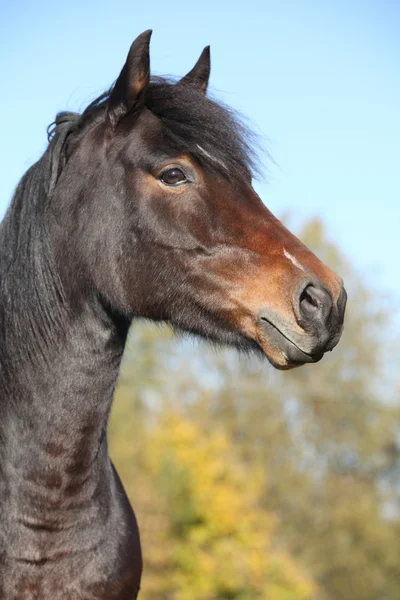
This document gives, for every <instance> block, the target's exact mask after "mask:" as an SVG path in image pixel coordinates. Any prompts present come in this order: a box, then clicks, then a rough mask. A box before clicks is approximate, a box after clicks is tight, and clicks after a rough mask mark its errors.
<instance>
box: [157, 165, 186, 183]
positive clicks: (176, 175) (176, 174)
mask: <svg viewBox="0 0 400 600" xmlns="http://www.w3.org/2000/svg"><path fill="white" fill-rule="evenodd" d="M160 181H162V183H164V184H165V185H180V184H182V183H186V181H187V178H186V175H185V174H184V173H183V171H181V169H178V168H177V167H174V168H172V169H167V170H166V171H164V173H162V174H161V175H160Z"/></svg>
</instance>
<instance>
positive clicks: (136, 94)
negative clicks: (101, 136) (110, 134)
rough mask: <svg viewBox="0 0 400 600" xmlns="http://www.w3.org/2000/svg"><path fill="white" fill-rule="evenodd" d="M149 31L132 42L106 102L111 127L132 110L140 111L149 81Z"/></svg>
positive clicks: (150, 32)
mask: <svg viewBox="0 0 400 600" xmlns="http://www.w3.org/2000/svg"><path fill="white" fill-rule="evenodd" d="M151 34H152V31H151V29H149V30H148V31H145V32H143V33H141V34H140V35H139V36H138V37H137V38H136V40H135V41H134V42H133V44H132V46H131V48H130V50H129V53H128V58H127V59H126V63H125V64H124V66H123V68H122V71H121V73H120V75H119V77H118V79H117V81H116V82H115V84H114V87H113V89H112V91H111V94H110V98H109V100H108V109H107V113H108V118H109V120H110V122H111V125H112V126H113V127H115V126H116V125H117V123H118V122H119V121H120V120H121V119H122V117H124V116H125V115H126V114H127V113H128V112H130V111H131V110H133V109H139V110H140V109H141V108H142V107H143V105H144V97H145V94H146V90H147V87H148V85H149V80H150V53H149V48H150V37H151Z"/></svg>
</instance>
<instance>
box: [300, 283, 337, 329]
mask: <svg viewBox="0 0 400 600" xmlns="http://www.w3.org/2000/svg"><path fill="white" fill-rule="evenodd" d="M299 308H300V314H301V316H302V317H303V318H304V319H305V320H306V321H308V322H315V323H317V322H320V323H321V324H322V323H324V322H325V320H326V318H327V317H328V316H329V314H330V312H331V309H332V299H331V296H330V294H329V292H327V291H326V290H325V289H323V288H322V287H319V286H315V285H312V284H309V285H307V286H306V287H305V288H304V289H303V291H302V292H301V294H300V297H299Z"/></svg>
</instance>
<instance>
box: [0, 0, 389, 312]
mask: <svg viewBox="0 0 400 600" xmlns="http://www.w3.org/2000/svg"><path fill="white" fill-rule="evenodd" d="M148 28H152V29H153V30H154V33H153V39H152V46H151V61H152V70H153V72H154V73H158V74H161V73H164V74H167V73H168V74H176V75H182V74H184V73H185V72H186V71H188V70H189V69H190V68H191V67H192V65H193V63H194V62H195V60H196V59H197V57H198V55H199V54H200V52H201V50H202V48H203V47H204V46H205V45H207V44H211V53H212V75H211V87H212V90H213V93H214V94H215V95H216V96H218V97H220V98H221V99H223V100H224V101H225V102H227V103H228V104H230V105H231V106H233V107H234V108H236V109H238V110H240V111H242V112H243V113H244V114H245V115H247V116H248V117H249V119H250V120H251V122H252V123H253V124H254V126H255V128H256V130H257V131H259V132H261V133H262V134H263V135H265V136H268V140H269V142H268V147H269V150H270V152H271V154H272V156H273V158H274V160H275V162H276V165H273V164H269V165H268V171H269V175H268V179H269V182H268V183H266V182H263V183H260V184H258V185H257V189H258V191H259V192H260V194H261V196H262V197H263V199H264V201H265V203H266V204H267V206H268V207H269V208H271V210H273V212H275V213H276V214H278V215H279V214H282V213H283V212H286V211H287V210H290V211H291V212H292V213H293V215H294V216H295V217H297V218H299V219H304V218H306V217H308V216H312V215H316V214H318V215H321V216H322V217H323V218H324V221H325V222H326V224H327V227H328V230H329V233H330V235H331V237H332V238H333V239H334V240H335V241H336V242H337V243H338V244H339V245H340V247H341V248H342V250H343V251H344V252H345V253H346V254H347V255H348V257H349V258H350V260H351V261H352V262H353V263H354V264H355V266H356V267H357V268H358V269H359V270H360V271H361V272H362V273H364V274H365V275H366V277H367V278H368V279H369V281H370V282H371V283H372V284H373V285H374V286H376V287H378V286H383V287H384V288H386V289H387V290H388V291H389V292H391V293H392V294H393V296H394V298H397V303H398V306H400V266H399V260H400V252H399V250H400V243H399V238H400V234H399V228H400V35H399V32H400V4H399V3H398V1H397V0H381V1H369V0H364V1H359V0H352V1H350V2H349V1H343V0H336V1H333V0H332V1H328V0H325V1H323V0H319V1H317V0H315V1H307V0H305V1H300V0H298V1H296V2H294V1H293V2H290V1H286V0H282V1H280V2H278V1H275V2H271V1H270V0H263V1H261V0H254V1H252V0H249V1H248V2H244V0H240V1H236V0H220V1H218V2H217V0H214V1H211V0H201V1H199V2H194V1H192V2H190V3H189V2H187V3H184V2H174V1H170V2H160V1H158V0H153V1H152V2H143V3H142V2H136V1H133V0H131V2H126V1H121V2H118V0H115V1H114V2H113V3H111V2H109V1H108V2H103V1H102V0H97V1H96V2H94V1H92V0H89V1H81V2H77V1H76V0H69V1H68V2H64V3H55V2H50V1H40V0H38V1H36V2H32V1H30V2H27V1H26V0H25V1H24V0H20V1H17V2H13V3H11V2H9V1H8V0H0V48H1V52H0V81H1V85H2V92H1V94H0V114H1V144H0V173H1V179H0V181H1V184H0V215H2V214H3V213H4V211H5V209H6V206H7V205H8V203H9V201H10V199H11V195H12V192H13V189H14V188H15V186H16V184H17V182H18V180H19V178H20V177H21V175H22V174H23V172H24V171H25V170H26V169H27V168H28V167H29V166H30V164H31V163H32V162H34V161H35V160H36V159H37V158H38V157H39V156H40V154H41V153H42V151H43V150H44V148H45V145H46V136H45V129H46V126H47V125H48V124H49V123H50V122H51V121H52V119H53V118H54V116H55V114H56V112H57V111H59V110H63V109H70V110H80V109H82V108H84V107H85V105H86V104H87V103H88V102H89V101H90V100H92V99H93V98H94V97H95V96H96V95H98V94H99V93H101V92H102V91H103V90H104V89H106V88H107V87H108V86H109V85H110V84H111V83H112V82H113V80H114V79H115V78H116V77H117V75H118V73H119V71H120V69H121V67H122V64H123V62H124V60H125V57H126V54H127V51H128V49H129V46H130V44H131V42H132V41H133V39H134V38H135V37H136V35H137V34H139V33H140V32H141V31H143V30H145V29H148ZM266 168H267V163H266ZM399 313H400V311H399Z"/></svg>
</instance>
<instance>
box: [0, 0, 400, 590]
mask: <svg viewBox="0 0 400 600" xmlns="http://www.w3.org/2000/svg"><path fill="white" fill-rule="evenodd" d="M148 28H152V29H153V30H154V34H153V39H152V46H151V59H152V72H153V73H154V74H175V75H183V74H185V73H186V72H187V71H188V70H190V68H191V67H192V66H193V64H194V62H195V61H196V60H197V58H198V55H199V54H200V52H201V50H202V48H203V47H204V46H205V45H207V44H211V55H212V75H211V90H210V92H211V94H212V95H213V96H215V97H216V98H219V99H221V100H223V101H224V102H226V103H227V104H229V105H230V106H232V107H233V108H235V109H236V110H238V111H240V112H241V113H243V114H244V115H245V116H246V117H248V119H249V120H250V122H251V123H252V126H253V128H254V129H255V131H256V132H257V133H258V134H259V135H260V136H261V138H262V141H263V144H264V147H265V148H266V150H267V152H268V153H269V154H270V155H271V157H272V160H271V159H270V158H268V156H267V153H265V154H264V155H261V161H262V164H263V170H264V173H265V178H264V179H262V180H261V181H258V182H256V183H255V187H256V189H257V191H258V192H259V193H260V195H261V197H262V198H263V200H264V202H265V203H266V205H267V206H268V207H269V208H270V209H271V210H272V211H273V212H274V213H275V214H276V215H277V216H279V217H280V218H281V219H283V220H284V221H285V222H286V223H287V224H288V225H289V226H290V228H291V229H292V230H293V231H294V232H295V233H296V234H297V235H299V237H300V238H301V239H302V240H303V241H304V242H305V243H306V244H307V245H308V246H310V247H311V248H312V249H313V250H314V251H315V252H316V254H317V255H318V256H319V257H320V258H321V259H322V260H323V261H324V262H326V263H327V264H328V265H329V266H330V267H332V268H333V269H334V270H335V271H336V272H337V273H339V274H340V275H341V276H342V277H343V279H344V281H345V284H346V288H347V291H348V294H349V303H348V311H347V319H346V329H345V334H344V336H343V339H342V341H341V342H340V344H339V346H338V348H337V349H336V350H335V351H334V352H333V353H332V354H331V355H330V356H329V357H325V358H324V360H323V361H322V362H321V363H319V364H318V365H308V366H305V367H303V368H301V369H299V370H295V371H292V372H287V373H278V372H276V371H273V370H272V368H271V367H269V366H268V365H267V364H265V363H262V362H260V361H259V360H255V359H250V358H246V357H243V356H238V355H237V354H236V353H235V352H233V351H231V350H216V349H212V348H210V347H208V346H206V345H205V344H202V343H201V342H196V341H193V340H189V339H176V338H174V336H173V335H172V333H171V332H170V331H169V330H168V329H163V328H160V327H154V326H152V325H151V324H146V323H135V324H134V325H133V327H132V330H131V335H130V340H129V344H128V347H127V350H126V353H125V358H124V364H123V368H122V372H121V377H120V382H119V387H118V389H117V393H116V401H115V405H114V409H113V413H112V417H111V422H110V435H109V438H110V447H111V453H112V457H113V459H114V461H115V463H116V465H117V468H118V470H119V472H120V474H121V476H122V479H123V481H124V484H125V486H126V489H127V492H128V493H129V496H130V498H131V501H132V504H133V506H134V508H135V511H136V514H137V517H138V520H139V525H140V529H141V534H142V543H143V551H144V563H145V569H144V577H143V585H142V592H141V595H140V597H141V598H142V599H143V600H150V599H151V600H154V599H157V600H158V599H159V600H214V599H215V600H256V599H257V600H259V599H265V600H398V599H399V598H400V374H399V369H398V355H399V349H400V341H399V333H400V310H399V307H400V303H399V300H400V267H399V255H400V252H399V250H400V244H399V231H398V228H399V227H400V168H399V164H400V111H399V106H400V66H399V65H400V36H399V31H400V5H399V4H398V2H396V1H395V0H381V1H379V2H378V1H377V0H376V1H372V0H371V1H369V0H363V1H361V0H353V1H351V2H348V1H344V0H336V1H335V2H333V1H331V2H329V1H326V2H322V1H321V2H318V1H317V0H315V1H309V0H305V1H302V2H295V1H293V2H290V1H288V0H283V1H281V2H271V1H270V0H263V1H261V0H249V1H248V2H243V1H235V0H229V1H228V0H220V2H216V1H214V2H213V1H211V0H202V1H201V2H198V3H197V2H193V1H192V2H191V3H190V4H189V3H183V2H175V1H173V0H171V1H170V2H168V3H165V2H160V1H159V0H153V1H152V2H147V3H143V4H142V3H141V2H138V1H131V2H127V1H121V2H119V1H118V0H116V1H115V2H114V3H110V2H107V3H106V2H103V1H102V0H98V1H96V2H94V1H92V0H88V1H86V2H77V0H70V1H69V2H68V3H57V4H56V3H54V2H49V1H40V0H39V1H37V2H35V3H33V2H27V1H26V0H25V1H24V0H19V1H17V2H14V3H10V2H6V1H5V0H1V1H0V34H1V35H0V46H1V53H0V79H1V82H2V93H1V96H0V114H1V141H2V143H1V145H0V165H1V166H0V169H1V180H0V181H1V183H0V185H1V194H0V216H2V215H3V214H4V212H5V210H6V207H7V205H8V203H9V201H10V199H11V196H12V193H13V190H14V188H15V186H16V184H17V182H18V180H19V178H20V177H21V176H22V174H23V173H24V172H25V171H26V169H27V168H28V167H29V166H30V165H31V164H32V163H33V162H34V161H36V160H37V159H38V158H39V157H40V155H41V153H42V152H43V150H44V149H45V147H46V133H45V130H46V127H47V125H48V124H49V123H50V122H51V121H52V120H53V118H54V116H55V114H56V112H57V111H59V110H64V109H68V110H77V111H80V110H82V109H83V108H84V107H85V106H86V105H87V104H88V103H89V102H90V101H91V100H92V99H93V98H95V97H96V96H97V95H99V94H100V93H101V92H102V91H103V90H105V89H106V88H108V87H109V86H110V84H111V83H112V82H113V81H114V80H115V78H116V77H117V75H118V74H119V71H120V69H121V67H122V65H123V62H124V60H125V57H126V54H127V52H128V49H129V46H130V44H131V42H132V41H133V39H134V38H135V37H136V36H137V35H138V34H139V33H140V32H142V31H143V30H145V29H148Z"/></svg>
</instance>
